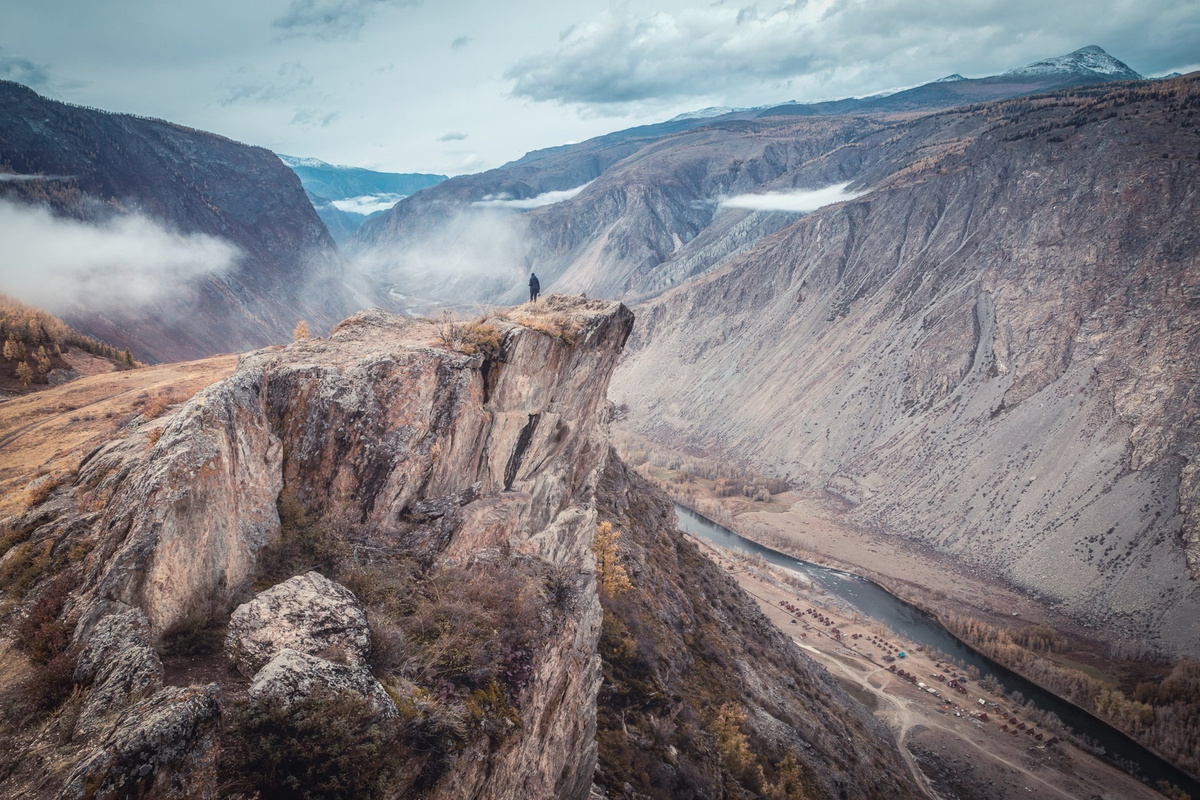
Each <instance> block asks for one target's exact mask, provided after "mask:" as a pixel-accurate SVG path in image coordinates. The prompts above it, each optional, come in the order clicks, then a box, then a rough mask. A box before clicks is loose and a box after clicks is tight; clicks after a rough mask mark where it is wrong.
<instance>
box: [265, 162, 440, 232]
mask: <svg viewBox="0 0 1200 800" xmlns="http://www.w3.org/2000/svg"><path fill="white" fill-rule="evenodd" d="M276 155H278V156H279V158H280V160H281V161H283V163H284V164H286V165H287V166H288V167H289V168H290V169H291V170H292V171H293V172H295V173H296V175H297V176H299V178H300V183H301V184H302V185H303V186H304V190H305V192H307V193H308V198H309V200H310V201H311V202H312V204H313V208H314V209H316V212H317V216H319V217H320V218H321V221H322V222H324V223H325V227H326V228H327V229H328V230H329V233H330V235H331V236H333V239H334V241H336V242H337V243H338V244H343V243H345V242H346V241H348V240H349V239H350V238H351V237H352V236H353V235H354V232H355V231H357V230H358V228H359V226H360V225H362V223H363V221H364V220H366V219H369V218H370V217H372V216H373V215H375V214H378V213H381V212H382V211H384V210H386V208H390V207H391V206H392V205H394V204H395V203H398V202H400V200H402V199H404V198H405V197H408V196H409V195H411V194H414V193H415V192H419V191H420V190H422V189H426V188H428V187H430V186H436V185H437V184H439V183H441V182H442V181H444V180H446V176H445V175H432V174H425V173H396V172H377V171H375V170H370V169H363V168H362V167H347V166H342V165H338V164H329V163H326V162H324V161H321V160H320V159H318V158H306V157H298V156H288V155H283V154H282V153H277V154H276Z"/></svg>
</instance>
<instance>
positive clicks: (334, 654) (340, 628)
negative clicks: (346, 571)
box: [225, 572, 371, 677]
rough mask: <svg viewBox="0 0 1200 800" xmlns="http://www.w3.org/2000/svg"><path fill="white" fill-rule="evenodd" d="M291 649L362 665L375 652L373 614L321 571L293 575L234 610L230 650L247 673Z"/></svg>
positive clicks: (228, 637) (250, 673)
mask: <svg viewBox="0 0 1200 800" xmlns="http://www.w3.org/2000/svg"><path fill="white" fill-rule="evenodd" d="M285 648H291V649H292V650H297V651H300V652H302V653H310V654H316V655H321V656H323V657H324V658H326V659H328V660H331V661H343V662H345V663H346V664H347V665H349V666H352V667H359V666H362V665H364V664H365V663H366V661H367V657H368V656H369V655H370V652H371V629H370V628H369V627H368V626H367V613H366V611H364V610H363V607H362V605H361V604H360V603H359V602H358V599H357V598H356V597H355V596H354V594H353V593H351V592H350V590H349V589H347V588H346V587H344V586H341V585H340V584H337V583H334V582H333V581H331V580H329V579H328V578H326V577H325V576H323V575H321V574H320V573H318V572H308V573H305V574H304V575H297V576H296V577H294V578H289V579H288V580H286V581H284V582H283V583H280V584H277V585H275V586H272V587H271V588H270V589H267V590H266V591H264V592H261V593H259V594H258V596H256V597H255V598H254V599H253V600H251V601H250V602H248V603H243V604H242V605H240V606H238V608H237V610H236V611H234V612H233V616H232V617H231V618H230V620H229V633H228V634H227V636H226V639H225V651H226V653H227V655H228V656H229V659H230V661H232V662H233V664H234V666H236V667H237V668H238V670H239V671H241V673H242V674H243V675H245V676H246V677H252V676H253V675H254V674H255V673H256V672H258V671H259V670H260V669H262V668H263V667H264V666H265V665H266V664H267V662H269V661H271V659H273V658H275V656H276V655H278V654H279V653H280V652H281V651H283V650H284V649H285Z"/></svg>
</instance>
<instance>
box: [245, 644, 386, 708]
mask: <svg viewBox="0 0 1200 800" xmlns="http://www.w3.org/2000/svg"><path fill="white" fill-rule="evenodd" d="M318 686H324V687H325V688H327V689H329V690H330V691H332V692H335V693H338V692H345V691H352V692H356V693H358V694H360V695H362V696H363V697H365V698H367V699H368V700H369V701H370V702H371V706H372V708H373V709H374V710H375V712H376V713H378V714H380V715H381V716H385V717H394V716H396V713H397V712H396V704H395V703H394V702H392V698H391V697H389V696H388V693H387V691H386V690H385V689H384V688H383V685H382V684H381V683H380V682H379V681H377V680H375V677H374V676H373V675H371V673H370V672H369V671H368V670H367V669H366V667H348V666H344V665H342V664H334V663H333V662H331V661H326V660H325V659H323V658H321V657H319V656H314V655H311V654H309V653H302V652H299V651H297V650H292V649H291V648H285V649H284V650H283V651H282V652H280V653H279V655H277V656H275V658H273V659H271V662H270V663H269V664H267V665H266V666H265V667H263V668H262V669H261V670H259V671H258V674H257V675H255V676H254V682H253V683H252V684H250V699H251V701H253V702H255V703H261V702H263V701H270V702H273V703H278V704H280V705H282V706H283V707H284V708H290V707H291V706H292V705H294V704H295V703H296V702H298V701H299V700H302V699H304V698H305V697H308V696H309V695H310V694H311V693H312V691H313V690H314V689H315V688H316V687H318Z"/></svg>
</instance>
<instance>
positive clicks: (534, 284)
mask: <svg viewBox="0 0 1200 800" xmlns="http://www.w3.org/2000/svg"><path fill="white" fill-rule="evenodd" d="M529 291H531V292H540V291H542V284H541V283H539V282H538V279H537V275H530V276H529Z"/></svg>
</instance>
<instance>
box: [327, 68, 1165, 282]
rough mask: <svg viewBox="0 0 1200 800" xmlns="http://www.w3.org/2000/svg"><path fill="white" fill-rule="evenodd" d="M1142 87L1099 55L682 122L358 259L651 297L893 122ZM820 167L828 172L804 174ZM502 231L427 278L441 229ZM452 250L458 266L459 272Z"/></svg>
mask: <svg viewBox="0 0 1200 800" xmlns="http://www.w3.org/2000/svg"><path fill="white" fill-rule="evenodd" d="M958 77H961V76H958ZM1140 77H1141V76H1139V75H1138V74H1137V73H1136V72H1134V71H1133V70H1131V69H1130V68H1129V67H1128V66H1126V65H1125V64H1123V63H1122V62H1120V61H1118V60H1117V59H1114V58H1112V57H1111V56H1109V55H1108V54H1107V53H1105V52H1104V51H1103V50H1102V49H1100V48H1098V47H1094V46H1093V47H1086V48H1083V49H1081V50H1078V51H1076V52H1074V53H1071V54H1069V55H1066V56H1062V57H1060V58H1057V59H1048V60H1046V61H1039V62H1036V63H1035V64H1031V65H1029V66H1027V67H1024V68H1022V69H1018V70H1013V71H1011V72H1009V73H1005V74H1003V75H998V76H993V77H987V78H979V79H961V80H946V79H942V80H938V81H934V82H932V83H928V84H925V85H923V86H919V87H916V88H913V89H907V90H904V91H898V92H894V93H891V94H885V95H875V96H871V97H865V98H851V99H845V100H835V101H827V102H819V103H806V104H798V103H790V104H785V105H778V106H771V107H763V108H751V109H738V110H734V111H731V112H730V113H716V114H715V115H712V114H710V113H708V112H700V113H698V114H696V115H685V116H683V117H676V118H675V119H673V120H670V121H668V122H665V123H660V124H657V125H648V126H641V127H638V128H631V129H628V130H624V131H618V132H615V133H611V134H607V135H605V136H601V137H597V138H595V139H591V140H588V141H586V142H582V143H580V144H577V145H566V146H562V147H556V148H549V149H546V150H540V151H536V152H533V153H530V154H528V155H526V156H524V157H523V158H520V159H518V160H516V161H514V162H511V163H509V164H506V165H504V166H503V167H500V168H498V169H494V170H490V171H488V172H483V173H479V174H475V175H466V176H458V177H455V178H452V179H450V180H448V181H445V182H443V183H441V184H439V185H437V186H436V187H433V188H431V189H426V190H424V191H422V192H419V193H418V194H416V195H414V196H413V197H411V198H408V199H406V200H404V201H402V202H400V203H398V204H397V205H396V206H395V207H393V208H392V209H391V210H390V211H388V212H386V213H385V214H381V215H379V216H377V217H374V218H372V219H371V220H369V221H368V222H367V223H365V224H364V225H363V227H362V228H361V229H360V231H359V232H358V233H357V234H356V236H355V237H354V239H353V241H351V242H350V243H349V244H348V245H347V248H346V249H347V252H348V253H350V254H352V255H353V256H354V257H356V258H358V259H360V260H361V261H363V262H364V263H365V264H366V265H367V266H368V268H369V269H370V270H371V271H372V272H373V273H374V274H375V275H376V276H377V277H378V278H379V279H380V280H382V281H384V282H390V283H392V284H393V285H394V286H395V287H396V290H397V291H398V292H400V293H401V294H404V295H409V296H421V297H439V298H442V299H447V298H448V299H456V300H459V301H461V302H487V301H500V302H512V301H514V300H516V299H517V298H518V297H519V296H520V294H521V291H522V289H521V287H522V286H523V285H524V283H525V278H527V277H528V272H529V271H530V270H534V271H536V272H538V273H539V276H540V277H541V278H542V285H543V287H549V288H550V289H551V290H560V291H565V292H585V293H588V294H592V295H595V294H599V295H602V296H621V297H626V298H630V299H633V298H638V297H643V296H647V295H649V294H652V293H654V292H657V291H661V290H662V289H665V288H667V287H669V286H672V285H675V284H677V283H678V282H680V281H681V280H684V279H686V278H688V277H690V276H692V275H695V274H698V273H700V272H703V271H704V270H705V269H708V268H710V267H711V266H712V265H713V264H714V263H716V261H719V260H720V259H722V258H724V257H725V256H727V255H728V254H729V251H728V250H722V251H721V252H719V253H718V252H715V251H713V250H712V249H711V248H709V246H708V244H707V243H708V242H709V241H710V239H711V238H712V237H713V236H714V233H715V231H713V230H709V228H710V226H713V225H714V224H717V225H726V226H727V225H739V224H742V221H741V220H740V219H735V218H734V217H731V216H730V215H728V214H720V213H718V211H720V210H721V202H722V200H723V199H724V198H726V197H728V196H731V195H737V194H740V193H744V192H753V191H764V190H775V191H787V190H793V189H797V188H803V187H809V186H811V187H814V188H816V187H821V186H825V185H828V184H832V183H839V182H844V181H846V180H849V179H850V178H852V177H853V176H854V175H855V174H856V172H857V171H858V169H859V168H860V164H858V163H857V162H858V161H859V160H861V159H862V158H871V157H872V156H871V155H870V149H869V144H870V142H869V140H867V139H865V137H867V136H868V135H870V134H871V133H873V132H877V131H880V130H883V129H884V128H888V127H890V126H891V125H893V124H896V123H895V120H894V119H892V118H891V117H893V116H894V115H896V114H912V113H922V114H928V113H931V112H934V111H937V110H941V109H949V108H953V107H958V106H963V105H969V104H972V103H979V102H990V101H995V100H999V99H1004V98H1012V97H1020V96H1026V95H1032V94H1036V93H1038V92H1045V91H1049V90H1053V89H1064V88H1070V87H1084V86H1088V85H1091V84H1097V83H1103V82H1110V81H1113V80H1138V79H1140ZM714 111H717V112H719V111H721V109H717V110H714ZM839 149H842V152H838V151H839ZM834 153H837V154H836V155H832V154H834ZM818 155H820V156H823V158H822V161H821V171H820V172H818V171H817V170H816V169H815V168H813V169H810V170H809V171H808V172H807V173H800V172H798V171H797V168H798V167H800V166H802V165H804V164H806V163H807V162H809V161H811V160H812V159H814V158H816V157H817V156H818ZM826 156H828V157H826ZM835 160H836V162H837V163H834V161H835ZM568 190H578V194H576V195H574V196H571V197H570V198H569V200H564V201H562V202H557V203H553V204H548V205H546V206H544V207H535V208H532V209H530V210H527V211H524V212H523V213H522V214H521V217H522V218H521V219H519V220H517V219H509V220H508V221H507V223H506V224H505V225H503V226H501V225H499V224H498V223H495V222H494V221H492V222H485V221H480V219H479V217H480V216H481V215H482V214H483V213H485V211H486V212H487V213H491V212H494V211H495V208H496V207H495V206H494V205H488V206H487V208H486V209H484V208H481V207H480V206H481V205H482V204H486V203H488V202H489V201H490V200H492V199H494V198H500V199H502V200H505V199H506V200H511V201H514V204H513V205H511V206H509V208H510V209H513V210H517V209H519V206H517V205H516V204H515V201H528V200H533V199H536V198H538V197H539V196H547V195H548V194H549V193H551V192H565V191H568ZM501 208H503V206H501ZM742 216H743V217H745V216H748V215H742ZM783 221H784V220H783V218H780V217H770V216H769V215H768V216H764V215H753V219H749V220H747V221H746V222H745V224H746V225H749V226H752V227H753V228H754V229H755V232H753V233H751V232H749V231H745V230H743V231H741V233H740V234H739V235H738V236H737V237H735V239H737V240H738V241H742V242H748V241H752V240H754V239H756V238H758V237H760V236H761V235H763V234H765V233H767V232H770V231H771V230H773V229H774V227H778V226H779V225H781V224H783ZM497 227H503V228H504V230H505V231H506V232H509V231H515V233H512V234H511V236H512V237H513V238H518V239H520V241H521V243H522V244H521V247H519V248H508V249H507V250H502V251H501V252H500V253H490V254H489V255H490V258H491V259H492V261H493V263H491V264H489V265H488V269H486V270H482V271H480V272H478V273H472V272H470V271H467V272H466V273H465V274H464V273H463V271H457V272H456V271H455V270H454V269H452V268H444V269H423V268H422V267H421V266H420V265H421V264H423V263H426V262H427V259H425V258H424V251H425V250H427V249H429V247H430V245H431V243H437V244H438V246H437V248H436V249H438V250H439V251H445V250H446V249H447V248H446V245H445V243H442V242H441V241H440V240H441V239H442V238H444V236H445V234H444V232H445V231H447V230H453V231H455V232H456V233H455V235H454V236H453V237H451V238H453V240H454V243H456V244H457V245H458V246H459V247H461V248H463V250H464V256H465V255H467V254H473V253H474V252H475V250H476V249H477V248H476V247H475V246H474V242H473V238H474V237H473V236H472V234H475V235H477V236H480V237H483V236H495V235H496V234H495V230H496V229H497ZM729 241H731V240H729V239H725V242H726V244H725V245H722V247H726V246H727V244H728V242H729ZM453 248H454V244H451V245H450V249H451V253H452V255H451V257H448V258H447V259H445V260H446V261H447V262H453V261H454V258H453ZM468 260H469V259H468Z"/></svg>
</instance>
